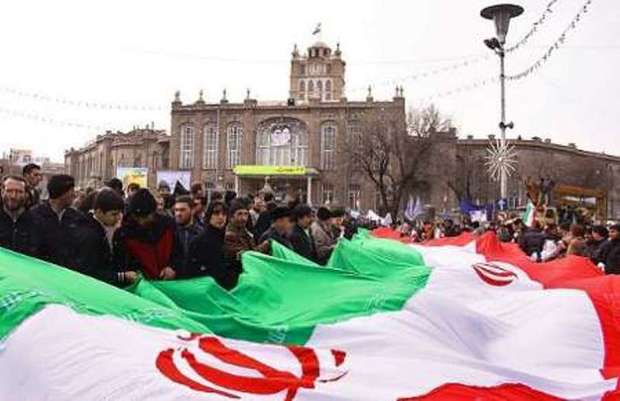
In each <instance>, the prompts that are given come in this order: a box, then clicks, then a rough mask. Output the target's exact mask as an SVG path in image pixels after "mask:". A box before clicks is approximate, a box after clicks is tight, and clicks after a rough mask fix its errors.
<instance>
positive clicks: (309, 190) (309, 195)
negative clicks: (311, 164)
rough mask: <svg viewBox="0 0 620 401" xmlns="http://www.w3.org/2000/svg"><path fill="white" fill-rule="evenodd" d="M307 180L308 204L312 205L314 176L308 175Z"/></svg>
mask: <svg viewBox="0 0 620 401" xmlns="http://www.w3.org/2000/svg"><path fill="white" fill-rule="evenodd" d="M306 180H307V186H308V187H307V189H306V193H307V195H308V196H307V198H308V205H309V206H312V176H310V175H309V176H308V177H307V178H306Z"/></svg>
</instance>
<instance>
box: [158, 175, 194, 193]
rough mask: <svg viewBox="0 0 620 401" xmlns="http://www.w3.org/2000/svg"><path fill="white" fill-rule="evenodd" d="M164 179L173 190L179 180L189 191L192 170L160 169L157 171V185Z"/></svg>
mask: <svg viewBox="0 0 620 401" xmlns="http://www.w3.org/2000/svg"><path fill="white" fill-rule="evenodd" d="M162 181H164V182H166V183H167V184H168V187H170V189H171V190H174V187H175V185H176V183H177V181H178V182H180V183H181V185H183V187H185V189H186V190H188V191H189V189H190V185H191V172H189V171H179V170H167V171H158V172H157V185H158V186H159V184H160V183H161V182H162Z"/></svg>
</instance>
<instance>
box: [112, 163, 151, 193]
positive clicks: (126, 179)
mask: <svg viewBox="0 0 620 401" xmlns="http://www.w3.org/2000/svg"><path fill="white" fill-rule="evenodd" d="M116 176H117V177H118V178H119V179H120V180H121V181H123V188H127V185H129V184H131V183H134V182H135V183H136V184H138V185H140V187H141V188H146V187H147V184H148V176H149V169H148V168H146V167H117V168H116Z"/></svg>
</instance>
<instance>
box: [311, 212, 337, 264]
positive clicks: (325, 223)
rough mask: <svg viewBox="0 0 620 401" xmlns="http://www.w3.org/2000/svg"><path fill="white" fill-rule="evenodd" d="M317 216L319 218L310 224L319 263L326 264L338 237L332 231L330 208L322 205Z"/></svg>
mask: <svg viewBox="0 0 620 401" xmlns="http://www.w3.org/2000/svg"><path fill="white" fill-rule="evenodd" d="M316 217H317V220H316V221H315V222H314V223H312V225H311V226H310V232H311V233H312V237H313V238H314V243H315V245H316V253H317V257H318V263H319V264H320V265H325V264H327V261H328V260H329V257H330V256H331V254H332V252H333V250H334V248H335V247H336V244H337V243H338V239H337V238H334V233H333V231H332V225H331V220H332V213H331V212H330V210H329V209H328V208H326V207H320V208H319V210H318V211H317V213H316Z"/></svg>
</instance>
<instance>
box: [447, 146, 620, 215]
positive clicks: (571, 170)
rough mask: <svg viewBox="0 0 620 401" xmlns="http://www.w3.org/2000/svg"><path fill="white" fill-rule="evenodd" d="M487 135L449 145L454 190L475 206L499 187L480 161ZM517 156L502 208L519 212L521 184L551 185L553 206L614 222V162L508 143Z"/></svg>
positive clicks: (618, 173) (618, 169) (571, 149)
mask: <svg viewBox="0 0 620 401" xmlns="http://www.w3.org/2000/svg"><path fill="white" fill-rule="evenodd" d="M494 140H495V137H494V136H493V135H491V136H489V137H488V138H485V139H474V138H473V136H468V137H467V138H466V139H455V146H454V147H455V150H454V156H453V157H451V158H450V159H451V160H453V163H454V165H455V168H456V171H458V174H457V175H455V177H456V178H455V186H456V188H458V189H459V191H460V192H461V193H462V194H465V195H467V194H468V195H469V197H470V199H471V200H473V201H474V202H476V203H480V204H486V203H490V202H493V201H494V200H497V199H499V185H498V183H497V182H495V181H493V180H492V179H490V178H489V175H488V174H487V169H486V167H485V164H484V162H485V156H486V154H487V148H488V146H489V142H490V141H494ZM508 143H509V144H510V145H512V146H514V149H515V151H516V155H517V164H516V170H515V172H514V173H513V174H512V175H511V176H510V177H509V179H508V192H509V199H508V203H509V205H510V206H511V207H515V206H516V207H518V206H525V204H526V202H527V191H526V185H525V184H524V183H525V182H526V181H528V180H531V181H539V180H540V179H541V178H545V179H551V180H553V181H554V182H555V184H556V185H555V188H554V191H553V192H554V196H553V197H552V198H553V199H552V204H553V205H554V206H561V205H575V206H579V205H582V206H587V207H588V208H589V209H592V210H593V211H594V210H596V215H597V217H598V220H601V221H602V220H605V219H612V220H620V157H617V156H610V155H607V154H604V153H595V152H589V151H584V150H581V149H578V148H577V146H576V145H575V144H569V145H567V146H564V145H558V144H555V143H552V142H551V140H549V139H542V138H540V137H532V138H531V139H523V138H521V137H519V138H518V139H509V140H508Z"/></svg>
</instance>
